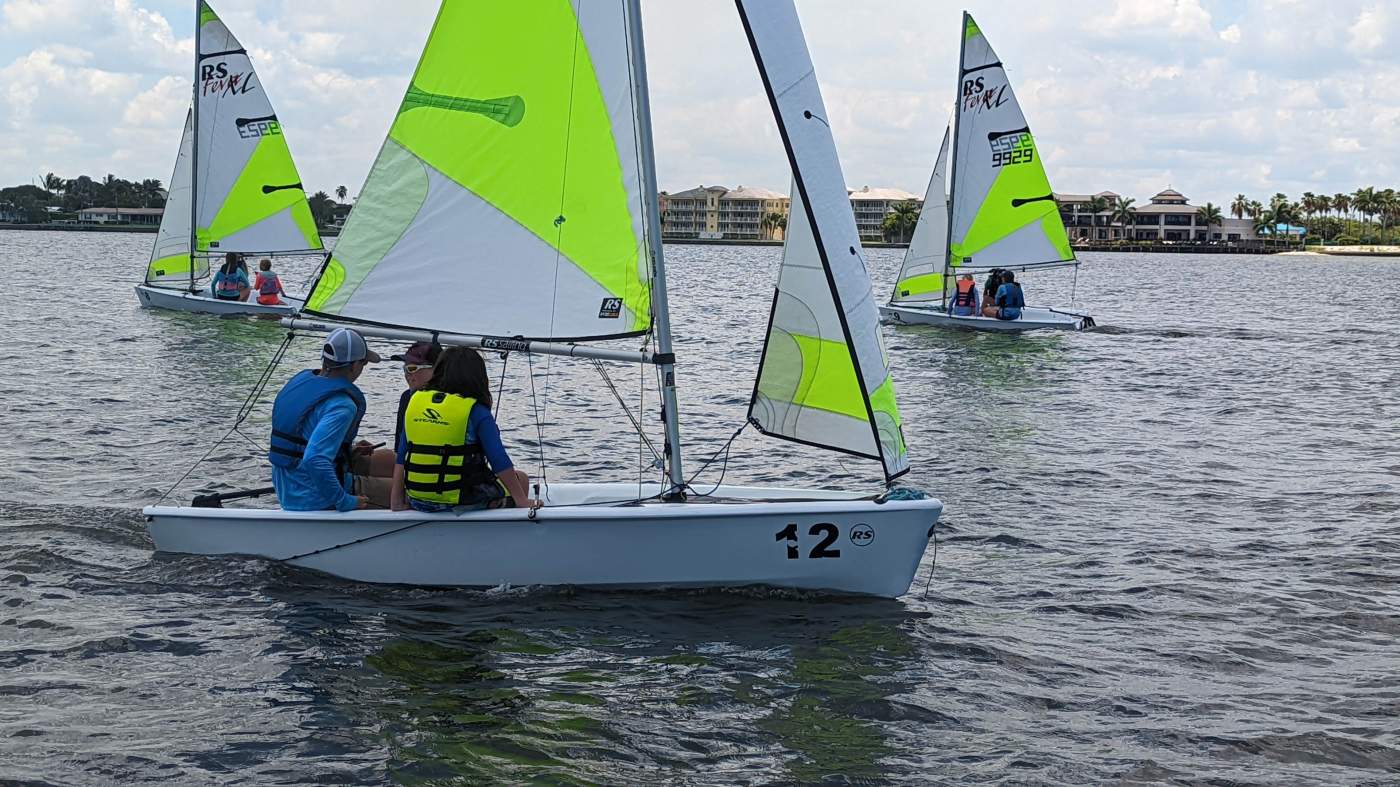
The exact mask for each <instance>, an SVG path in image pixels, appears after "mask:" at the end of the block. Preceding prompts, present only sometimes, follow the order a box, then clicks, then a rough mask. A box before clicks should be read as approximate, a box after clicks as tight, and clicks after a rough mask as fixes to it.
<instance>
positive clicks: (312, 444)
mask: <svg viewBox="0 0 1400 787" xmlns="http://www.w3.org/2000/svg"><path fill="white" fill-rule="evenodd" d="M378 361H379V355H378V354H376V353H375V352H373V351H372V350H370V349H369V348H368V347H367V346H366V345H365V340H364V338H363V337H361V336H360V335H359V334H358V333H356V332H354V331H352V330H350V329H348V328H337V329H335V330H334V331H331V333H330V335H329V336H327V337H326V344H325V346H324V347H323V348H322V350H321V369H320V370H319V371H312V370H310V369H307V370H304V371H301V372H298V373H297V374H296V375H295V376H293V377H292V379H291V380H289V381H288V382H287V384H286V385H285V386H283V387H282V390H281V391H280V392H278V394H277V399H276V401H274V402H273V405H272V441H271V446H270V448H269V449H268V455H267V458H268V460H269V461H270V462H272V485H273V487H274V488H275V489H276V490H277V499H278V501H279V502H280V503H281V505H282V508H283V509H284V510H287V511H325V510H329V509H334V510H336V511H350V510H353V509H356V508H365V507H366V506H367V505H368V502H369V501H368V498H365V497H356V496H355V495H352V494H351V493H350V489H351V479H350V472H349V471H350V465H349V462H350V452H351V447H352V445H353V444H354V441H355V435H356V434H357V433H358V431H359V428H360V419H362V418H363V417H364V414H365V397H364V394H362V393H360V389H359V388H357V387H355V380H356V379H358V378H359V376H360V373H361V372H363V371H364V368H365V364H367V363H376V362H378Z"/></svg>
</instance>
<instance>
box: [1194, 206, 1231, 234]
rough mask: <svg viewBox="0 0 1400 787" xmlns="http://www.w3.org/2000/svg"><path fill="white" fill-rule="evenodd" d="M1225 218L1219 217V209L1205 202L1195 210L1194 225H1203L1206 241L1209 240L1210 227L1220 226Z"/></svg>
mask: <svg viewBox="0 0 1400 787" xmlns="http://www.w3.org/2000/svg"><path fill="white" fill-rule="evenodd" d="M1224 221H1225V217H1224V216H1223V215H1221V213H1220V208H1219V207H1217V206H1216V205H1215V204H1213V203H1210V202H1207V203H1206V204H1204V205H1202V206H1201V207H1199V208H1196V223H1197V224H1204V225H1205V227H1206V240H1210V228H1211V225H1215V226H1217V227H1218V226H1220V225H1221V224H1222V223H1224Z"/></svg>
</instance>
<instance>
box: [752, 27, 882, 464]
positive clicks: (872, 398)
mask: <svg viewBox="0 0 1400 787" xmlns="http://www.w3.org/2000/svg"><path fill="white" fill-rule="evenodd" d="M735 2H736V4H737V6H738V8H739V15H740V17H741V19H742V20H743V23H744V29H745V31H746V32H747V34H748V38H749V45H750V47H752V49H753V52H754V58H755V60H756V61H757V62H758V66H759V72H760V74H761V76H762V77H763V83H764V87H765V89H766V90H767V91H768V99H769V102H770V103H771V104H772V107H773V114H774V116H775V117H776V118H777V121H778V129H779V132H780V133H781V134H782V138H783V143H784V146H785V147H786V148H787V153H788V162H789V164H790V165H791V167H792V173H793V192H792V211H791V216H790V218H789V220H788V235H787V239H786V243H785V247H784V250H783V264H782V269H781V271H780V272H779V275H778V288H777V291H776V292H775V293H774V299H773V312H772V317H771V318H770V323H769V327H768V338H767V342H766V343H765V345H764V350H763V360H762V361H761V363H760V367H759V372H758V380H757V383H756V385H755V387H754V394H753V398H752V400H751V402H750V404H749V417H750V419H751V420H752V421H753V422H754V423H755V424H756V425H757V426H758V428H759V429H760V430H762V431H763V432H764V433H765V434H770V435H773V436H776V437H782V438H786V439H789V440H795V441H798V442H802V443H807V444H811V445H817V446H822V447H825V448H831V449H834V450H838V451H844V452H847V453H852V454H857V455H860V456H866V457H870V458H873V459H880V460H882V461H883V462H884V468H885V476H886V478H887V479H892V478H894V477H895V476H898V475H900V474H902V473H904V472H906V471H907V470H908V469H909V459H908V455H907V453H906V450H905V445H904V435H903V431H902V429H901V427H900V418H899V408H898V405H897V404H896V402H895V394H894V383H893V381H892V380H891V377H890V369H889V358H888V356H887V355H886V353H885V348H884V345H883V341H882V339H881V337H880V315H879V309H878V307H877V305H876V303H875V297H874V293H873V292H872V290H871V286H870V276H869V273H868V272H867V270H866V263H865V260H864V258H863V256H862V250H861V245H860V235H859V233H858V231H857V230H856V225H855V217H854V215H853V214H852V212H851V203H850V198H849V196H848V194H847V192H846V186H845V182H844V179H843V177H842V175H841V164H840V161H839V160H838V158H837V155H836V145H835V142H834V140H833V139H832V136H831V127H830V126H829V125H828V124H827V120H826V118H827V114H826V107H825V106H824V104H823V103H822V96H821V90H820V88H819V87H818V85H817V80H816V74H815V72H814V70H813V67H812V60H811V56H810V54H809V53H808V51H807V45H806V40H805V38H804V37H803V34H802V25H801V23H800V22H799V21H798V18H797V11H796V9H795V8H794V7H793V5H792V3H791V2H790V0H789V1H788V2H778V1H777V0H735Z"/></svg>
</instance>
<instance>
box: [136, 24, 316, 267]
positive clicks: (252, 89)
mask: <svg viewBox="0 0 1400 787" xmlns="http://www.w3.org/2000/svg"><path fill="white" fill-rule="evenodd" d="M198 25H199V34H198V36H196V40H197V41H198V42H199V54H198V62H197V64H196V72H197V75H198V78H197V79H196V80H195V85H194V96H195V97H194V100H195V101H198V102H199V111H198V113H197V117H198V121H199V128H198V134H197V135H196V134H194V133H192V132H193V131H194V129H193V128H192V126H191V123H190V122H189V121H188V120H187V121H186V124H185V133H184V137H183V138H182V139H181V142H180V157H179V159H178V160H177V162H176V165H175V174H174V176H173V177H172V178H171V181H170V194H169V199H168V200H167V202H166V206H165V215H164V216H163V217H162V218H161V227H160V233H159V235H158V236H157V241H156V245H155V248H154V250H153V251H152V255H151V264H150V266H149V268H148V269H147V271H146V280H147V281H148V282H152V283H155V282H166V281H177V280H185V281H189V280H190V279H191V278H196V279H197V278H199V277H200V276H202V275H205V274H207V273H208V260H207V259H205V257H207V255H211V254H212V255H216V254H221V253H223V252H229V251H237V252H244V253H250V254H277V253H285V252H298V251H316V250H319V249H321V236H320V234H319V233H318V232H317V231H316V222H315V220H314V219H313V218H312V216H311V208H310V206H309V205H308V204H307V202H306V192H305V191H304V190H303V189H302V184H301V176H300V175H299V174H297V168H296V164H294V163H293V162H292V153H291V151H290V150H289V149H288V148H287V141H286V138H285V137H284V136H283V133H282V124H281V123H280V122H279V121H278V120H277V115H276V113H274V112H273V109H272V103H271V101H270V100H269V99H268V97H267V93H266V92H264V90H263V84H262V80H261V79H259V78H258V75H257V74H256V73H255V72H254V70H253V64H252V61H251V60H249V58H248V53H247V51H246V50H245V49H244V48H243V45H242V44H241V43H239V41H238V39H237V38H235V37H234V35H233V33H231V32H229V29H228V28H227V27H226V26H225V25H224V23H223V22H222V21H221V20H220V19H219V17H218V16H217V15H216V14H215V13H214V11H213V9H211V8H210V7H209V6H208V5H207V4H202V5H201V7H200V15H199V20H198ZM192 146H193V148H194V150H191V147H192ZM191 161H193V162H194V166H193V167H191V166H190V163H191ZM192 175H193V180H191V176H192ZM191 182H193V183H194V186H195V190H196V191H195V193H194V194H193V198H194V200H195V206H196V213H195V215H196V217H197V221H198V224H197V226H196V229H195V232H194V233H191V232H190V204H189V199H190V198H191V194H190V184H191ZM192 234H193V235H194V237H195V238H196V244H197V249H196V254H195V258H196V259H195V261H194V266H195V271H194V276H193V277H191V275H190V249H189V246H190V237H191V235H192Z"/></svg>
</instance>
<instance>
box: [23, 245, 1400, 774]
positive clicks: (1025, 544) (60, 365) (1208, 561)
mask: <svg viewBox="0 0 1400 787" xmlns="http://www.w3.org/2000/svg"><path fill="white" fill-rule="evenodd" d="M149 243H150V236H146V235H124V234H111V235H107V234H81V233H40V232H13V231H0V275H2V276H3V280H4V281H5V284H6V286H5V287H4V288H3V289H0V313H3V315H4V325H5V328H4V331H3V332H2V333H0V359H3V361H0V363H3V366H0V397H3V398H0V402H3V407H2V408H0V434H3V436H4V439H3V440H0V783H5V784H25V785H31V784H35V785H37V784H63V785H105V784H114V783H137V782H142V783H145V782H162V783H169V784H180V785H185V784H257V785H264V784H412V785H424V784H454V783H460V784H486V783H549V784H555V783H559V784H588V783H595V784H657V783H674V784H695V785H721V784H788V783H821V782H825V783H836V784H842V783H857V784H885V783H890V784H934V783H939V784H968V783H1001V784H1087V783H1115V784H1155V783H1183V784H1188V783H1189V784H1196V783H1212V784H1232V785H1233V784H1260V785H1263V784H1335V785H1361V784H1373V785H1381V784H1394V783H1396V781H1397V780H1398V779H1400V722H1397V719H1400V637H1397V635H1400V562H1398V561H1397V558H1400V455H1398V454H1397V450H1400V449H1397V436H1400V434H1398V432H1400V403H1397V395H1396V391H1397V390H1400V315H1397V312H1396V311H1395V310H1394V309H1393V308H1391V307H1390V306H1389V305H1388V304H1386V303H1384V302H1383V301H1384V299H1380V300H1374V299H1371V298H1369V297H1368V298H1366V299H1363V300H1362V301H1358V300H1357V299H1356V298H1355V297H1354V295H1355V293H1357V292H1368V293H1393V292H1397V291H1400V264H1397V263H1395V262H1390V261H1385V260H1362V259H1317V258H1300V257H1229V256H1202V257H1197V256H1189V255H1168V256H1162V257H1152V256H1147V255H1127V254H1124V255H1092V254H1091V255H1086V258H1085V263H1086V264H1085V265H1084V266H1083V268H1082V270H1081V271H1080V272H1079V274H1078V281H1077V294H1078V296H1079V305H1080V306H1081V307H1083V308H1086V309H1088V310H1089V311H1090V312H1091V313H1092V314H1094V316H1095V317H1096V318H1097V319H1098V322H1099V324H1100V325H1101V326H1103V327H1102V328H1101V329H1100V330H1097V331H1093V332H1088V333H1082V334H1068V335H1066V334H1058V335H1034V336H1023V337H1006V336H989V335H980V334H963V333H950V332H939V331H936V330H932V329H918V328H899V329H888V330H887V332H886V340H887V344H888V347H889V351H890V353H891V355H892V356H893V358H894V363H895V367H896V383H897V387H898V392H899V399H900V404H901V408H902V411H903V414H904V419H905V428H906V435H907V437H908V440H909V443H910V446H911V453H912V454H913V458H914V470H913V472H912V473H911V474H910V476H909V478H908V480H909V482H910V483H912V484H914V485H917V486H920V487H922V488H924V489H926V490H928V491H930V492H932V493H934V494H936V495H937V496H939V497H940V498H942V499H943V500H944V501H945V503H946V505H947V512H946V516H945V520H944V522H943V525H942V526H941V529H940V532H939V537H938V544H937V551H936V561H935V552H934V550H933V549H930V550H929V552H928V554H926V556H925V560H924V563H923V566H922V568H921V569H920V572H919V575H918V579H917V580H916V584H915V587H914V589H913V590H912V591H911V593H910V595H908V596H906V597H904V598H902V599H899V600H896V601H876V600H860V599H851V598H829V597H821V596H809V595H795V594H785V593H776V592H757V591H755V592H686V593H680V592H677V593H597V592H587V591H573V592H563V591H555V590H540V589H531V588H523V589H520V588H516V589H500V590H497V591H494V592H469V591H457V590H428V589H415V588H406V587H379V586H371V585H362V584H356V583H350V582H344V581H340V580H337V579H334V578H329V577H326V576H322V575H319V574H315V573H311V572H306V571H301V570H296V569H292V568H288V567H286V566H282V565H278V564H273V563H269V562H265V561H261V560H255V559H246V558H238V559H206V558H198V557H190V556H177V555H165V554H154V553H153V552H152V548H151V543H150V540H149V539H148V538H147V536H146V534H145V530H144V524H143V522H142V518H141V516H140V513H139V509H140V507H141V506H142V505H146V504H149V503H153V502H155V501H156V500H157V499H158V498H159V497H160V496H161V495H162V494H163V493H164V492H165V491H166V490H167V489H169V488H170V487H171V486H173V485H175V484H176V482H177V480H178V479H180V477H181V476H182V474H184V473H185V471H186V470H188V469H189V468H190V467H191V465H193V464H194V462H195V461H196V460H197V459H199V458H200V457H201V456H203V455H205V454H206V453H209V458H208V459H207V460H206V461H205V462H204V463H203V464H201V465H200V466H199V467H198V468H197V469H196V470H195V472H194V473H193V474H192V475H191V476H190V479H189V480H188V481H187V482H185V483H184V484H183V485H181V486H180V488H179V489H178V490H177V491H176V493H175V495H174V498H175V499H179V500H185V499H187V498H188V497H189V495H191V494H193V493H194V492H195V491H197V490H201V489H203V490H213V489H235V488H243V487H249V486H258V485H262V484H264V483H266V474H265V471H264V470H263V463H262V461H261V459H260V458H259V456H258V446H259V445H260V444H261V441H262V440H263V437H264V434H265V431H266V423H267V420H266V419H267V408H266V407H262V408H259V409H258V410H257V411H256V412H255V413H254V414H253V416H252V417H251V418H250V419H249V421H248V422H247V423H246V424H245V425H244V427H243V428H242V430H241V432H242V433H243V434H244V435H246V436H247V438H248V439H247V440H246V441H245V439H244V437H243V436H241V435H240V434H234V435H232V436H230V437H229V438H228V439H227V440H226V441H225V442H223V443H222V444H220V445H218V447H217V448H214V450H212V451H211V450H210V449H211V448H213V447H214V446H215V444H216V443H217V441H218V440H219V439H220V438H221V437H224V436H225V434H226V433H227V432H228V430H229V427H230V426H231V425H232V418H233V414H234V412H235V411H236V409H237V407H238V405H239V404H240V403H241V402H242V401H243V399H244V398H245V397H246V396H247V394H248V393H249V391H250V389H251V387H252V386H253V384H254V383H255V381H256V380H257V378H258V376H259V374H260V373H261V372H262V370H263V368H264V366H265V364H266V363H267V362H268V360H269V359H270V358H271V357H272V355H273V354H274V352H275V351H276V349H277V347H278V345H279V343H280V342H281V340H282V338H283V332H282V331H281V329H280V328H278V327H277V326H276V324H275V323H260V322H256V321H250V320H246V319H217V318H211V317H205V316H192V315H182V314H175V313H168V312H158V311H148V310H142V309H140V308H138V306H137V304H136V300H135V298H134V296H133V294H132V292H131V290H130V285H131V284H132V283H134V282H135V281H136V280H137V279H139V277H140V275H141V270H142V267H143V265H144V261H145V259H146V254H147V251H148V248H149ZM667 251H668V256H669V259H670V275H671V279H672V302H673V304H674V309H675V323H676V333H677V336H678V346H677V352H678V354H679V356H680V358H681V362H682V366H681V367H680V371H679V383H680V385H681V391H682V410H683V418H684V422H683V430H684V433H685V435H686V437H687V443H686V445H687V448H688V450H689V455H690V457H691V462H692V467H694V468H698V466H699V463H700V462H702V461H703V460H704V459H705V458H708V457H709V456H710V455H711V454H712V453H713V452H714V451H715V450H716V449H717V448H718V447H719V446H720V445H721V444H722V443H723V441H724V440H725V439H727V438H728V437H729V435H730V434H731V433H732V432H733V431H734V429H736V428H737V427H738V426H739V425H740V424H741V423H742V421H743V417H744V413H745V407H746V404H747V399H748V395H749V392H750V388H751V385H752V376H753V371H754V367H755V365H756V363H757V360H758V353H759V351H760V348H761V338H762V332H763V327H764V320H765V318H766V316H767V313H768V305H769V304H768V298H769V294H770V293H771V288H772V282H773V278H774V274H775V270H776V264H777V261H778V259H779V255H780V250H778V249H776V248H737V247H714V246H703V247H702V246H682V247H669V248H668V250H667ZM898 254H899V253H898V252H895V251H886V250H872V251H871V252H869V255H870V260H871V264H872V270H873V272H874V275H875V276H876V278H877V288H878V289H879V291H880V292H882V293H883V292H885V291H886V288H887V286H888V284H889V282H890V280H891V278H892V276H893V274H894V269H895V268H896V267H897V264H898ZM283 273H284V279H285V280H287V281H288V282H289V283H292V282H301V281H303V280H305V279H306V278H307V276H308V274H309V269H308V268H306V267H305V266H302V267H301V268H297V267H296V266H284V271H283ZM1072 279H1073V277H1072V275H1071V274H1070V273H1069V272H1058V273H1045V274H1041V275H1038V276H1035V275H1033V276H1029V277H1026V287H1027V291H1028V294H1029V295H1030V296H1031V300H1032V301H1040V300H1042V296H1045V298H1044V299H1045V300H1051V301H1059V302H1065V301H1067V299H1068V298H1069V295H1070V287H1071V284H1072V283H1073V282H1072ZM633 344H636V342H633ZM390 349H392V348H390ZM316 351H317V342H316V340H315V338H313V337H302V338H298V339H296V340H295V341H294V342H293V344H292V346H291V348H290V350H289V354H288V359H287V361H286V362H284V364H283V365H282V366H281V367H279V376H278V378H277V379H278V381H280V380H282V379H285V377H286V376H287V375H289V374H290V373H291V372H292V371H293V370H295V369H296V368H298V366H299V365H300V364H301V363H304V362H307V361H309V360H310V359H312V358H314V356H315V354H316ZM492 364H493V368H494V369H495V370H496V371H497V372H499V371H500V363H499V361H494V360H493V361H492ZM391 366H392V365H390V364H386V365H385V367H386V368H380V369H376V370H374V371H372V372H371V373H369V374H367V375H366V382H365V384H366V387H367V388H368V389H369V390H370V392H371V397H370V399H371V410H372V413H371V416H370V417H369V418H368V419H367V426H366V430H367V431H368V433H369V436H370V437H371V438H373V439H382V437H383V436H384V435H386V434H388V432H389V431H390V430H391V428H392V420H393V415H392V412H393V404H394V401H396V399H395V392H396V391H397V390H398V387H399V385H400V380H399V378H398V373H397V371H396V370H395V369H393V368H389V367H391ZM609 371H610V374H611V375H612V377H613V379H614V381H615V382H616V384H617V387H618V389H619V391H620V392H621V394H622V396H623V397H624V399H625V400H626V401H627V403H628V405H629V406H630V407H632V408H633V409H634V411H635V409H636V407H637V403H638V398H639V395H643V394H644V395H645V405H644V407H643V409H642V418H643V420H644V421H645V423H646V424H647V426H648V429H649V430H650V431H651V433H652V434H653V435H655V434H656V433H657V431H658V430H657V428H656V423H655V422H656V417H655V413H656V406H657V405H656V395H655V389H654V385H652V384H651V382H650V381H648V380H643V379H642V378H641V376H640V375H639V374H638V372H637V371H636V370H635V369H632V368H629V367H623V366H615V367H609ZM532 373H533V380H534V386H533V390H534V396H533V397H532V394H531V391H532V386H531V374H532ZM644 384H645V389H643V385H644ZM502 385H503V397H502V398H503V415H502V416H501V420H502V425H503V428H504V429H505V431H506V433H507V438H508V440H509V445H510V446H511V447H512V450H513V453H514V455H515V457H516V461H517V464H518V465H519V466H521V467H522V468H524V469H527V470H528V471H529V472H531V474H532V475H538V474H539V470H540V465H541V462H540V453H539V450H538V445H537V442H538V441H537V439H536V438H537V432H536V426H535V424H536V417H535V411H536V408H537V407H538V408H540V409H541V412H540V416H539V419H538V420H539V422H540V423H541V427H540V431H541V432H542V434H543V436H544V440H545V450H544V466H545V469H546V471H547V474H548V477H549V478H550V479H553V480H564V479H573V480H588V479H596V480H603V479H615V478H617V477H618V475H619V474H621V475H623V476H628V475H629V474H630V475H636V474H637V473H638V472H639V469H638V468H639V458H638V457H639V450H644V449H639V444H638V441H637V438H636V435H635V433H634V432H633V431H632V430H631V428H630V426H629V425H628V423H627V419H626V416H625V415H624V414H623V412H622V406H621V405H619V404H618V403H617V401H616V400H614V399H613V397H612V395H611V394H610V393H608V391H607V389H606V388H605V387H604V386H603V385H602V383H601V382H600V377H599V375H598V372H597V371H596V370H595V369H594V368H593V367H592V366H591V365H587V364H583V363H580V362H577V361H564V360H559V359H555V360H553V361H550V360H548V359H538V360H536V361H534V363H533V368H532V365H531V363H530V362H528V361H527V359H524V358H511V359H510V360H509V362H508V364H507V366H506V369H505V375H504V378H503V381H502ZM275 390H276V388H275V387H274V388H272V389H271V391H269V392H268V395H269V396H270V395H271V393H274V392H275ZM375 435H379V436H380V437H378V438H376V437H375ZM720 469H721V464H720V463H716V464H715V465H712V466H710V467H709V468H707V469H706V470H705V472H704V473H702V474H701V476H700V479H699V480H698V481H697V484H696V485H697V486H702V485H703V484H705V483H714V482H715V481H717V480H718V478H719V471H720ZM724 471H725V473H726V476H725V478H726V480H727V481H738V482H762V483H784V484H795V485H811V484H816V485H828V484H831V485H840V486H843V487H848V488H866V489H872V490H873V489H875V488H877V487H878V484H879V472H878V469H877V467H875V466H874V465H873V464H871V463H867V462H863V461H859V460H852V459H850V458H847V457H843V456H840V455H837V454H832V453H827V452H821V451H817V450H814V449H810V448H806V447H803V446H797V445H792V444H788V443H783V442H778V441H774V440H769V439H766V438H763V437H761V436H759V435H756V434H754V433H752V432H751V431H750V432H745V433H744V434H743V435H742V436H741V437H740V438H739V439H738V440H737V441H736V442H735V447H734V450H733V452H732V455H731V456H730V458H729V461H728V463H727V465H726V466H725V467H724Z"/></svg>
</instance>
